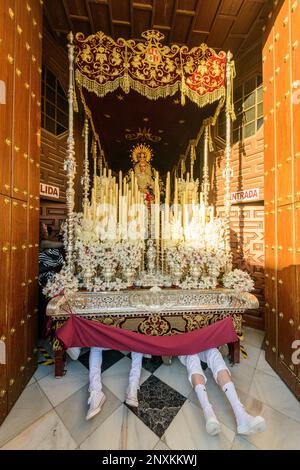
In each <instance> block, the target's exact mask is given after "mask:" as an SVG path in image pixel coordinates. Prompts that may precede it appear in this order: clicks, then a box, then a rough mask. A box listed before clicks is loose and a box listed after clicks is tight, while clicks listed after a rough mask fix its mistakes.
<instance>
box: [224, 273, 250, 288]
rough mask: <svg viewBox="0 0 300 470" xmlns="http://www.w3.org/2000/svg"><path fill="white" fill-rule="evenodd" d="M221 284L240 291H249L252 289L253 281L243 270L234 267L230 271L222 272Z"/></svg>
mask: <svg viewBox="0 0 300 470" xmlns="http://www.w3.org/2000/svg"><path fill="white" fill-rule="evenodd" d="M223 286H224V287H226V288H227V289H235V290H237V291H240V292H251V291H252V290H253V289H254V281H253V279H251V277H250V275H249V274H248V273H246V272H245V271H242V270H241V269H234V270H233V271H231V272H230V273H226V274H224V276H223Z"/></svg>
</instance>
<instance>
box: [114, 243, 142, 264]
mask: <svg viewBox="0 0 300 470" xmlns="http://www.w3.org/2000/svg"><path fill="white" fill-rule="evenodd" d="M143 248H144V246H143V242H141V241H122V242H119V243H116V244H115V247H114V252H115V256H116V259H117V261H118V264H119V265H120V267H121V268H122V269H125V268H127V267H130V268H131V269H133V270H136V269H137V268H138V267H139V266H140V265H141V262H142V258H143Z"/></svg>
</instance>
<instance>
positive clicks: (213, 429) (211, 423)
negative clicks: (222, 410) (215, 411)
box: [206, 417, 221, 436]
mask: <svg viewBox="0 0 300 470" xmlns="http://www.w3.org/2000/svg"><path fill="white" fill-rule="evenodd" d="M206 431H207V432H208V434H210V435H211V436H216V435H217V434H220V432H221V424H220V423H219V421H218V420H217V418H213V417H211V418H208V420H207V421H206Z"/></svg>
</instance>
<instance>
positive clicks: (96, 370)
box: [89, 348, 102, 392]
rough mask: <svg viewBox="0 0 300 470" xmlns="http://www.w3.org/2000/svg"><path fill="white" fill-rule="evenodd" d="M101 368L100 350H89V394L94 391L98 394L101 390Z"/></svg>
mask: <svg viewBox="0 0 300 470" xmlns="http://www.w3.org/2000/svg"><path fill="white" fill-rule="evenodd" d="M101 366H102V348H91V349H90V357H89V379H90V386H89V391H90V392H91V391H92V390H96V391H97V392H100V391H101V390H102V381H101Z"/></svg>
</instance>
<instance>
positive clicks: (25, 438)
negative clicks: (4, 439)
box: [1, 410, 77, 450]
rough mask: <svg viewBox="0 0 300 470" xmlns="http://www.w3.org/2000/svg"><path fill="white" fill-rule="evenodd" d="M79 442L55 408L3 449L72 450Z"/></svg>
mask: <svg viewBox="0 0 300 470" xmlns="http://www.w3.org/2000/svg"><path fill="white" fill-rule="evenodd" d="M76 447H77V444H76V442H75V441H74V440H73V439H72V437H71V435H70V433H69V432H68V430H67V429H66V427H65V425H64V424H63V422H62V421H61V420H60V419H59V417H58V415H57V414H56V413H55V411H54V410H51V411H50V412H49V413H47V414H46V415H44V416H42V417H41V418H39V419H38V420H37V421H35V422H34V423H33V424H32V425H31V426H29V427H28V428H26V429H25V430H24V431H23V432H22V433H21V434H19V435H18V436H17V437H15V438H14V439H12V440H11V441H9V442H8V443H7V444H6V445H5V446H3V447H2V448H1V450H72V449H76Z"/></svg>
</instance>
